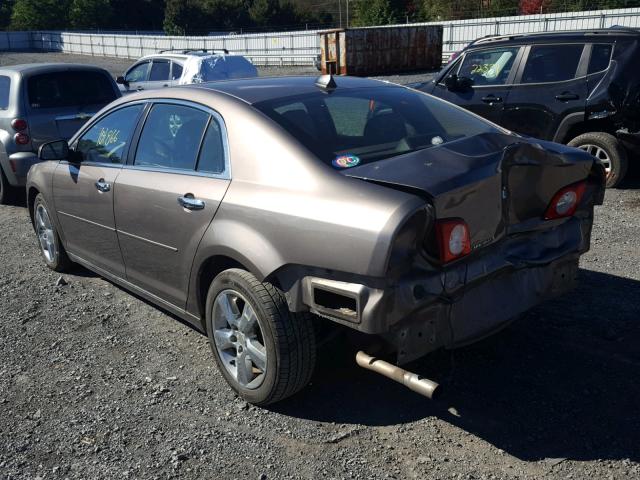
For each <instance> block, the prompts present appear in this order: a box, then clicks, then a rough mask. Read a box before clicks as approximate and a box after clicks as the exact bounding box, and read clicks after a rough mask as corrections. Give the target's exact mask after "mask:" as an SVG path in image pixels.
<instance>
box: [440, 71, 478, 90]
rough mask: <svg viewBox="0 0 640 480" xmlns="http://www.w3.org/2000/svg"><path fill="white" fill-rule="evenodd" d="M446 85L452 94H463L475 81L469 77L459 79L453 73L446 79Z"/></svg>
mask: <svg viewBox="0 0 640 480" xmlns="http://www.w3.org/2000/svg"><path fill="white" fill-rule="evenodd" d="M444 85H445V87H447V90H451V91H452V92H461V91H464V90H468V89H469V88H471V86H472V85H473V80H471V79H470V78H469V77H458V75H456V74H455V73H452V74H451V75H449V76H448V77H447V78H445V79H444Z"/></svg>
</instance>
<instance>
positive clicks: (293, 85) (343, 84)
mask: <svg viewBox="0 0 640 480" xmlns="http://www.w3.org/2000/svg"><path fill="white" fill-rule="evenodd" d="M333 78H334V80H335V82H336V89H337V90H340V89H345V88H367V87H369V88H370V87H381V86H397V87H399V86H398V85H395V84H392V83H390V82H385V81H382V80H373V79H369V78H359V77H338V76H336V77H333ZM317 79H318V77H316V76H283V77H256V78H247V79H238V80H223V81H215V82H205V83H199V84H192V85H187V86H184V87H177V88H199V89H208V90H214V91H216V92H220V93H226V94H227V95H231V96H233V97H236V98H239V99H240V100H243V101H244V102H246V103H250V104H254V103H258V102H263V101H268V100H274V99H278V98H284V97H291V96H296V95H304V94H307V93H314V92H317V91H318V90H319V89H321V87H318V86H317V85H316V80H317ZM399 88H401V87H399Z"/></svg>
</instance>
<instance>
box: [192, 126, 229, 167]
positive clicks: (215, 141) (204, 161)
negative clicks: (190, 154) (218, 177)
mask: <svg viewBox="0 0 640 480" xmlns="http://www.w3.org/2000/svg"><path fill="white" fill-rule="evenodd" d="M224 160H225V153H224V142H223V139H222V128H221V126H220V123H218V121H217V120H216V119H215V117H212V118H211V123H210V124H209V128H207V133H205V135H204V140H203V142H202V149H201V150H200V156H199V157H198V171H199V172H206V173H222V172H224Z"/></svg>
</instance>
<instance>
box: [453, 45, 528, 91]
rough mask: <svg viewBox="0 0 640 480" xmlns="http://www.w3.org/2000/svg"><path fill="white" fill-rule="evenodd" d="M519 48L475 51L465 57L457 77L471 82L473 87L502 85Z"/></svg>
mask: <svg viewBox="0 0 640 480" xmlns="http://www.w3.org/2000/svg"><path fill="white" fill-rule="evenodd" d="M518 50H519V47H511V48H495V49H487V50H477V51H475V52H469V53H467V54H466V55H465V57H464V60H463V61H462V65H460V69H459V70H458V76H460V77H466V78H470V79H471V80H473V85H504V84H505V83H507V78H508V77H509V73H511V69H512V68H513V62H514V61H515V59H516V55H517V54H518Z"/></svg>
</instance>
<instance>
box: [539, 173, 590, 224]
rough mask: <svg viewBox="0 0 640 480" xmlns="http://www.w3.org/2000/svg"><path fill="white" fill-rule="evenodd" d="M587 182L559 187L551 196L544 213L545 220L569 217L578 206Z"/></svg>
mask: <svg viewBox="0 0 640 480" xmlns="http://www.w3.org/2000/svg"><path fill="white" fill-rule="evenodd" d="M586 186H587V182H578V183H574V184H572V185H569V186H567V187H564V188H563V189H561V190H560V191H559V192H558V193H556V194H555V195H554V196H553V199H551V203H550V204H549V207H547V211H546V212H545V213H544V219H545V220H553V219H554V218H564V217H570V216H571V215H573V214H574V213H575V211H576V208H578V204H579V203H580V200H581V199H582V195H583V194H584V189H585V188H586Z"/></svg>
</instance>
